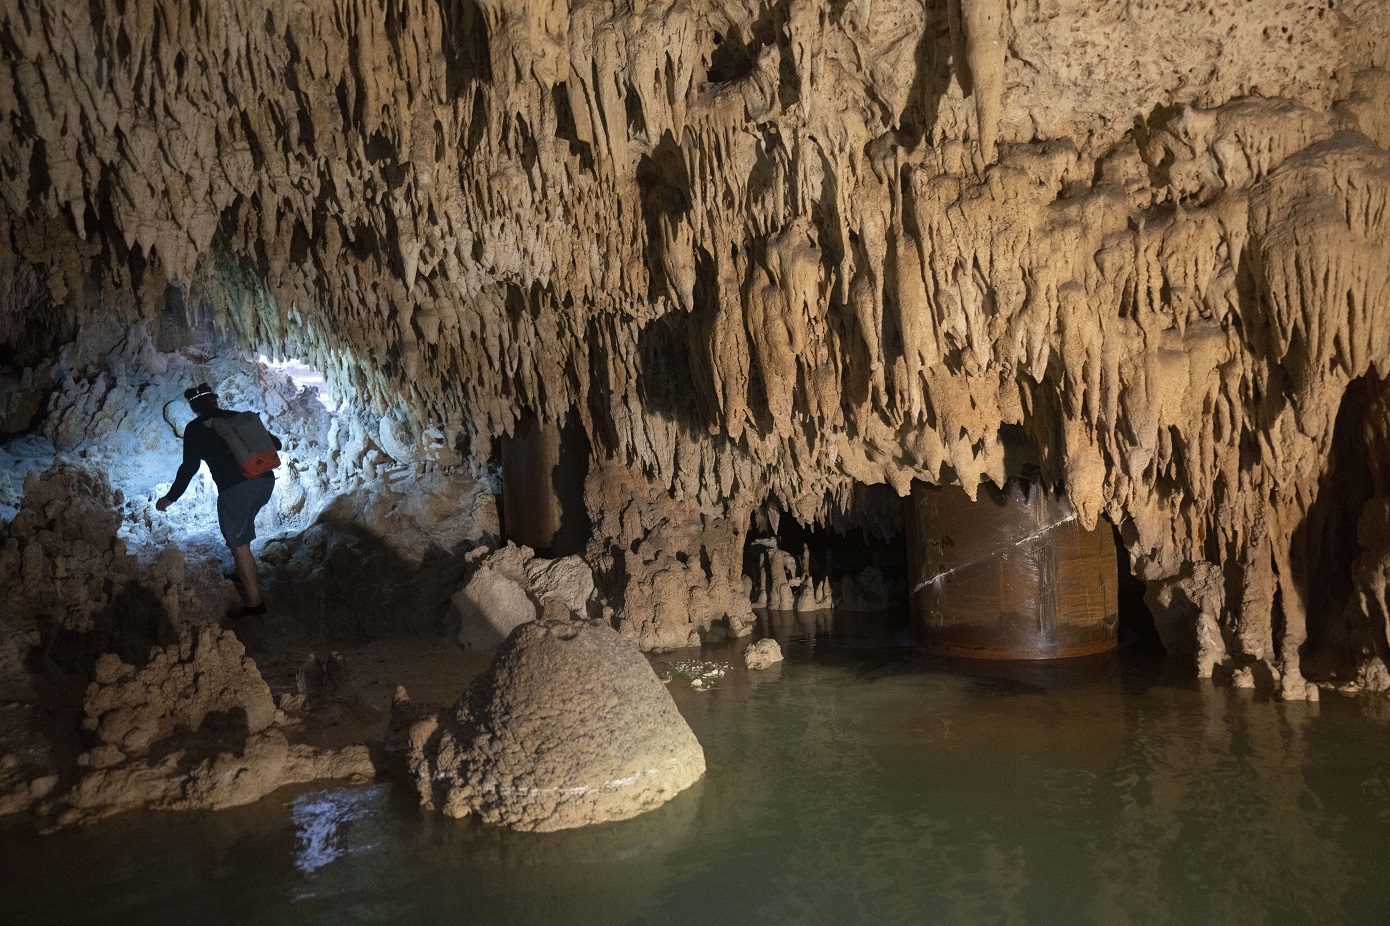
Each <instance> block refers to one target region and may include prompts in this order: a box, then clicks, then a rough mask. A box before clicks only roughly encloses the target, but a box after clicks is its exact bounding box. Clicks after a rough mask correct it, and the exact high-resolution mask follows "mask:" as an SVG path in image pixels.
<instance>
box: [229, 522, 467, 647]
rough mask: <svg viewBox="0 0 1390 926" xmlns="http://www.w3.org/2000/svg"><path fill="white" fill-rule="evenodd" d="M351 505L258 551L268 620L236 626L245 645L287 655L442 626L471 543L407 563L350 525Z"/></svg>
mask: <svg viewBox="0 0 1390 926" xmlns="http://www.w3.org/2000/svg"><path fill="white" fill-rule="evenodd" d="M350 504H351V503H350V502H349V501H348V500H346V499H340V500H339V501H338V502H337V503H335V504H334V505H333V506H330V507H329V509H327V510H326V511H325V512H324V513H323V514H322V515H321V516H320V518H319V520H318V522H317V523H316V524H314V525H313V526H312V527H310V528H309V529H308V530H306V531H304V532H303V533H302V534H299V535H298V536H295V537H288V538H285V539H282V540H274V541H271V542H270V543H267V544H266V545H265V547H264V548H262V550H261V552H260V553H259V555H258V558H259V560H260V583H261V588H262V591H263V593H264V594H265V597H266V600H267V601H269V602H271V603H272V605H273V606H272V608H271V611H270V613H269V614H268V615H267V616H265V617H253V618H247V619H244V620H241V621H238V622H237V623H236V624H235V628H234V629H235V630H236V634H237V636H239V637H241V638H242V640H243V641H245V642H246V645H247V647H248V648H251V649H257V650H266V649H269V650H273V651H284V650H285V649H287V648H288V647H290V646H294V645H300V644H303V643H306V642H313V641H317V642H315V643H314V645H322V643H323V642H325V641H326V642H329V643H332V644H334V645H348V644H352V643H362V642H366V641H369V640H374V639H379V638H381V637H386V636H392V635H397V634H421V633H435V632H438V631H440V630H441V629H442V628H443V620H444V618H445V615H446V613H447V611H448V607H449V599H450V596H451V595H452V593H453V592H454V591H456V590H457V589H458V588H459V587H460V586H461V585H462V584H463V580H464V577H465V574H466V571H467V567H466V564H465V563H464V561H463V554H464V553H465V552H467V549H468V548H471V544H468V543H466V542H465V543H463V544H461V545H460V548H459V549H456V550H444V549H441V548H439V547H434V546H431V547H430V548H429V549H428V550H426V551H424V554H423V555H422V557H421V560H420V562H419V563H415V562H411V561H407V560H405V559H403V558H402V557H401V556H400V555H399V554H397V553H396V552H395V551H393V550H392V549H391V548H390V546H388V545H387V544H386V543H385V542H384V541H383V540H382V539H381V538H379V537H376V536H374V535H373V534H371V533H370V532H368V531H366V530H365V529H363V528H361V527H360V526H358V525H356V524H354V523H352V520H351V517H352V512H351V511H348V510H344V511H341V512H340V511H338V510H337V509H338V508H339V506H342V507H343V508H347V507H349V506H350ZM291 614H292V615H295V616H294V617H293V618H288V617H283V616H281V615H291Z"/></svg>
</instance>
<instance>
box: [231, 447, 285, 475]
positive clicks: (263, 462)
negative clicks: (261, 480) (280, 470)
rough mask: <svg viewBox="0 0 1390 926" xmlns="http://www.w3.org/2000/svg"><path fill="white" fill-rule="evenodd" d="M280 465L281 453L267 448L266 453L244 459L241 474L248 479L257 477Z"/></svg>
mask: <svg viewBox="0 0 1390 926" xmlns="http://www.w3.org/2000/svg"><path fill="white" fill-rule="evenodd" d="M279 465H280V454H278V453H276V452H275V451H274V450H267V451H266V452H265V453H258V454H256V455H255V456H254V457H248V458H247V459H245V460H242V461H241V474H242V475H243V476H245V477H246V478H247V479H255V478H256V477H257V476H264V475H265V474H266V473H268V472H270V471H271V470H272V469H274V468H275V467H277V466H279Z"/></svg>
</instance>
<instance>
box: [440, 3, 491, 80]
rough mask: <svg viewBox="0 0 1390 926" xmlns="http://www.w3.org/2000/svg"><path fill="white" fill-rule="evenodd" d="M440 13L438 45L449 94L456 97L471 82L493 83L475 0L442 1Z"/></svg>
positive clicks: (482, 22) (483, 24)
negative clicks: (442, 30)
mask: <svg viewBox="0 0 1390 926" xmlns="http://www.w3.org/2000/svg"><path fill="white" fill-rule="evenodd" d="M440 15H441V17H442V18H443V20H444V37H443V40H442V42H441V43H440V44H441V45H442V46H443V51H444V68H445V75H446V77H445V79H446V81H447V85H448V89H449V96H450V97H458V96H459V95H460V94H462V93H463V92H464V91H465V89H466V88H467V86H468V85H469V84H470V83H472V82H473V81H478V82H481V83H484V84H489V83H492V51H491V49H490V47H489V44H488V34H487V21H486V20H485V19H484V18H483V12H482V10H481V9H480V8H479V7H478V4H477V2H476V0H444V3H442V4H441V5H440Z"/></svg>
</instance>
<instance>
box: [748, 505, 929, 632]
mask: <svg viewBox="0 0 1390 926" xmlns="http://www.w3.org/2000/svg"><path fill="white" fill-rule="evenodd" d="M907 566H908V564H907V546H906V537H905V534H904V532H903V520H902V500H901V499H899V498H898V497H897V495H896V494H894V493H893V491H892V490H891V489H889V488H888V487H887V486H881V485H880V486H856V487H855V491H854V492H853V503H852V504H851V506H850V507H849V510H848V511H846V512H843V513H841V514H840V515H839V516H838V517H834V518H832V519H831V523H829V524H811V525H807V524H803V523H802V522H801V521H799V520H797V519H796V518H795V517H794V516H792V515H790V514H787V513H785V512H783V511H782V510H781V508H780V506H779V505H778V504H777V502H776V501H775V500H770V501H769V502H768V503H767V504H765V505H763V506H762V507H761V508H759V509H758V510H757V511H756V512H754V514H753V516H752V518H751V522H750V524H749V529H748V535H747V542H746V544H745V547H744V557H743V574H744V590H745V591H746V592H747V594H748V596H749V600H750V601H751V602H752V605H753V608H754V610H755V611H756V612H757V613H759V614H760V615H761V616H763V618H764V619H765V620H766V622H767V624H768V628H769V630H770V631H771V633H772V634H773V635H775V636H780V635H781V634H782V632H783V631H786V632H788V633H791V634H792V635H793V636H796V635H799V636H802V637H806V636H811V637H817V636H819V637H826V636H835V637H846V638H860V639H874V640H878V641H879V642H885V643H886V642H892V643H906V642H908V638H907V636H906V629H907V621H906V606H907V575H908V569H907Z"/></svg>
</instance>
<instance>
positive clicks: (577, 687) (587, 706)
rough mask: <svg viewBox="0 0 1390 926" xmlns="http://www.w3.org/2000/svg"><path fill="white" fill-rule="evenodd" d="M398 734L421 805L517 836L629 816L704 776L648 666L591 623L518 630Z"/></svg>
mask: <svg viewBox="0 0 1390 926" xmlns="http://www.w3.org/2000/svg"><path fill="white" fill-rule="evenodd" d="M408 711H409V708H408V705H406V704H404V703H402V704H398V706H397V712H398V714H400V713H402V712H408ZM403 732H404V735H405V738H406V740H407V744H408V766H409V773H410V775H411V777H412V778H413V780H414V782H415V785H416V788H417V789H418V791H419V794H420V801H421V804H422V805H423V806H425V807H427V808H431V809H434V810H438V811H441V812H443V813H445V814H448V815H449V816H454V817H461V816H466V815H469V814H475V813H476V814H477V815H478V816H479V817H480V818H481V819H482V820H484V821H485V822H488V823H493V824H498V825H502V826H507V827H511V828H514V829H521V830H534V831H551V830H560V829H568V828H571V827H576V826H584V825H587V824H591V823H602V822H604V821H608V820H622V819H626V818H628V817H633V816H636V815H638V814H640V813H642V812H644V811H647V810H650V809H652V808H654V807H657V806H659V805H661V804H663V803H665V802H666V801H668V800H670V799H671V798H672V797H674V796H675V795H676V794H678V793H679V792H681V791H683V790H685V789H686V788H688V787H689V786H690V785H692V784H694V783H695V782H696V781H697V780H698V779H699V778H700V777H701V776H702V775H703V774H704V771H705V759H704V752H703V750H701V748H700V744H699V742H697V741H696V739H695V735H694V734H693V733H692V732H691V731H690V727H689V726H688V725H687V724H686V722H685V720H684V718H682V717H681V715H680V712H679V711H678V710H677V709H676V706H675V703H674V702H673V701H672V700H671V696H670V695H669V694H668V693H667V692H666V690H665V688H663V687H662V684H661V682H660V681H658V679H657V677H656V675H655V673H653V671H652V667H651V665H650V664H648V662H647V660H646V659H645V658H644V657H643V656H642V655H641V653H639V652H638V651H637V650H636V649H635V648H633V646H632V645H631V644H630V643H627V642H626V641H624V640H623V639H622V637H621V636H619V634H618V633H617V632H615V631H614V630H613V629H612V628H611V627H609V626H607V625H606V624H603V623H602V622H598V621H587V620H571V621H564V622H561V621H549V620H548V621H536V622H531V623H527V624H523V625H522V626H520V627H518V628H517V629H516V630H515V631H514V632H513V633H512V635H511V636H510V637H508V639H507V641H506V642H505V643H504V644H503V645H502V647H501V648H500V649H499V650H498V653H497V656H496V658H495V660H494V662H493V664H492V666H491V667H490V668H489V669H488V670H487V671H486V672H484V673H483V675H482V676H480V677H479V678H478V679H477V680H476V681H475V682H474V683H473V685H472V687H471V688H470V689H469V690H468V692H467V693H466V694H465V695H464V696H463V698H461V699H460V700H459V702H458V704H456V705H455V706H454V708H453V709H452V710H448V711H443V712H440V713H438V714H429V715H426V716H425V717H423V718H419V719H415V720H414V722H413V723H411V724H410V725H409V726H408V728H407V729H405V730H404V731H403Z"/></svg>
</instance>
